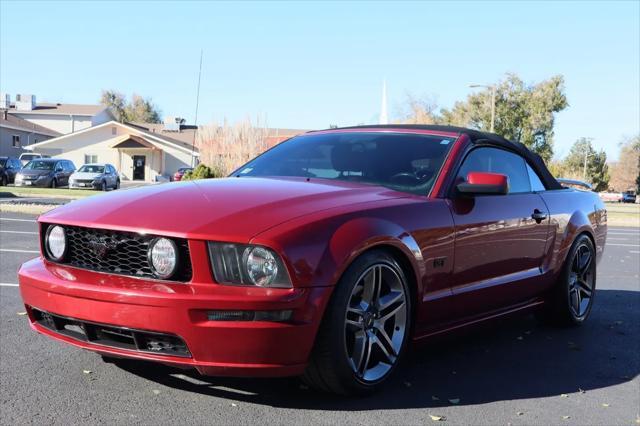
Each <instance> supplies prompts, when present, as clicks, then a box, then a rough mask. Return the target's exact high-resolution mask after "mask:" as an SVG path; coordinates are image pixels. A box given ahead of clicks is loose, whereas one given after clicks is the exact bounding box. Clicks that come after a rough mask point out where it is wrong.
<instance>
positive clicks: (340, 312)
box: [303, 250, 412, 395]
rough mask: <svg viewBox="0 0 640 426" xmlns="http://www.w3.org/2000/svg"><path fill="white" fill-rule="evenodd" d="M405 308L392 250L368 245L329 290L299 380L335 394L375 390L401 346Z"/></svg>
mask: <svg viewBox="0 0 640 426" xmlns="http://www.w3.org/2000/svg"><path fill="white" fill-rule="evenodd" d="M376 283H378V284H377V286H376ZM375 288H377V289H378V291H377V293H378V295H379V297H377V298H376V297H375V296H374V294H375V291H374V290H373V289H375ZM367 302H368V303H367ZM381 305H386V306H384V307H382V308H380V309H378V308H379V307H380V306H381ZM411 308H412V300H411V292H410V290H409V285H408V283H407V279H406V277H405V274H404V272H403V270H402V268H401V267H400V265H399V264H398V262H397V261H396V260H395V259H394V258H393V256H391V255H390V254H388V253H387V252H385V251H382V250H372V251H370V252H368V253H365V254H363V255H362V256H360V257H359V258H357V259H356V260H355V261H354V262H353V263H352V264H351V265H350V266H349V268H348V269H347V270H346V272H345V273H344V274H343V276H342V278H341V279H340V281H339V282H338V284H337V285H336V288H335V289H334V291H333V295H332V296H331V300H330V301H329V304H328V306H327V309H326V312H325V314H324V318H323V321H322V324H321V325H320V329H319V331H318V335H317V337H316V342H315V345H314V348H313V352H312V354H311V358H310V360H309V364H308V366H307V369H306V370H305V373H304V376H303V380H304V382H305V383H306V384H307V385H309V386H310V387H312V388H314V389H316V390H320V391H323V392H331V393H336V394H341V395H368V394H371V393H373V392H375V391H376V390H377V389H378V388H379V387H380V386H381V385H382V384H383V383H384V382H386V381H387V380H388V379H389V377H390V376H391V375H392V374H393V372H394V371H395V370H396V369H397V367H398V364H399V363H400V361H401V359H402V355H403V354H404V352H405V350H406V346H407V342H408V340H409V334H410V330H411V320H412V315H411V313H412V309H411ZM385 317H386V319H385ZM367 354H368V355H367Z"/></svg>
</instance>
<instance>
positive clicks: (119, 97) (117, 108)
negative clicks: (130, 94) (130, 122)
mask: <svg viewBox="0 0 640 426" xmlns="http://www.w3.org/2000/svg"><path fill="white" fill-rule="evenodd" d="M100 104H102V105H105V106H108V107H109V109H111V112H112V113H113V116H114V117H115V119H116V120H118V121H119V122H121V123H122V122H124V121H127V115H126V111H125V108H126V106H127V101H126V99H125V96H124V95H123V94H122V93H120V92H116V91H115V90H103V91H102V95H101V96H100Z"/></svg>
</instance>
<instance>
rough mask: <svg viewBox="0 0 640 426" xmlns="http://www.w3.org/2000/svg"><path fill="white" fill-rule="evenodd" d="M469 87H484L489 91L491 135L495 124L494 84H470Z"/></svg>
mask: <svg viewBox="0 0 640 426" xmlns="http://www.w3.org/2000/svg"><path fill="white" fill-rule="evenodd" d="M469 87H471V88H476V87H484V88H485V89H489V90H491V133H493V132H494V129H495V123H496V86H495V85H494V84H470V85H469Z"/></svg>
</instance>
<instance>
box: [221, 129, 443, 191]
mask: <svg viewBox="0 0 640 426" xmlns="http://www.w3.org/2000/svg"><path fill="white" fill-rule="evenodd" d="M454 140H455V138H452V137H442V136H430V135H417V134H406V133H405V134H403V133H381V132H371V133H325V134H316V135H313V134H311V135H304V136H298V137H295V138H292V139H290V140H288V141H286V142H283V143H282V144H280V145H277V146H276V147H274V148H273V149H271V150H269V151H267V152H265V153H264V154H262V155H261V156H259V157H257V158H255V159H254V160H252V161H250V162H249V163H247V164H245V165H244V166H242V167H240V168H239V169H238V170H236V171H235V172H234V173H233V175H234V176H241V177H244V176H298V177H308V178H320V179H332V180H344V181H352V182H359V183H365V184H371V185H381V186H385V187H388V188H391V189H395V190H397V191H403V192H410V193H413V194H418V195H426V194H427V193H428V192H429V190H430V189H431V186H432V185H433V183H434V181H435V178H436V176H437V174H438V171H439V170H440V167H441V166H442V163H443V162H444V159H445V157H446V155H447V152H448V151H449V148H450V146H451V145H452V142H453V141H454Z"/></svg>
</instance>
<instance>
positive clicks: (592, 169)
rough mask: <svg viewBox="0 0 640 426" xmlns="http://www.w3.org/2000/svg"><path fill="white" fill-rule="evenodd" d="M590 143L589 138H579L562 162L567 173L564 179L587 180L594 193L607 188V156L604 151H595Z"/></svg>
mask: <svg viewBox="0 0 640 426" xmlns="http://www.w3.org/2000/svg"><path fill="white" fill-rule="evenodd" d="M591 141H592V140H591V139H590V138H580V139H578V140H577V141H575V142H574V144H573V146H572V147H571V150H570V151H569V154H568V155H567V158H565V160H564V169H565V171H566V173H567V175H566V176H564V177H573V178H577V179H583V180H587V181H589V182H591V185H593V189H594V190H595V191H605V190H607V189H608V188H609V166H607V154H606V153H605V152H604V150H600V151H596V150H595V149H594V148H593V145H592V144H591ZM585 156H586V166H587V167H586V169H585ZM585 172H586V173H585Z"/></svg>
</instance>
